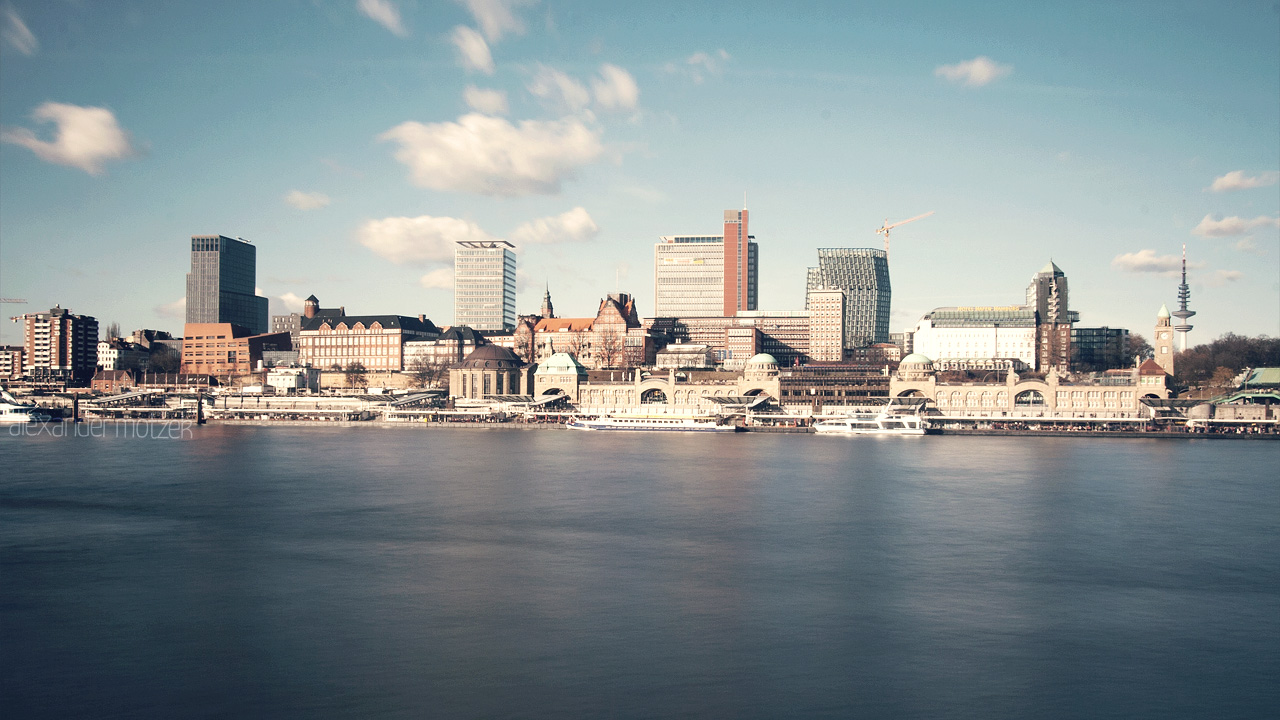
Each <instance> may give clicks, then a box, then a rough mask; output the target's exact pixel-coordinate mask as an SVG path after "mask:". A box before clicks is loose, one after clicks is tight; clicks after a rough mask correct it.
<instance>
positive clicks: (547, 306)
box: [540, 283, 556, 318]
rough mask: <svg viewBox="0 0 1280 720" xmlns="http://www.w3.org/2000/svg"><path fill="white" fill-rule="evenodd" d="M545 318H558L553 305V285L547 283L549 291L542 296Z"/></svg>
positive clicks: (543, 315)
mask: <svg viewBox="0 0 1280 720" xmlns="http://www.w3.org/2000/svg"><path fill="white" fill-rule="evenodd" d="M540 314H541V315H542V317H544V318H553V317H555V316H556V309H555V307H553V306H552V305H551V283H547V290H546V292H545V293H543V295H542V312H541V313H540Z"/></svg>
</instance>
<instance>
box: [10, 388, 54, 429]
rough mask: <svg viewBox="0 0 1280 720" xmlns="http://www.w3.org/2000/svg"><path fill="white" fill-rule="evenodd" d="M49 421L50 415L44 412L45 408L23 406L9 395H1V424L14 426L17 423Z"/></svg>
mask: <svg viewBox="0 0 1280 720" xmlns="http://www.w3.org/2000/svg"><path fill="white" fill-rule="evenodd" d="M49 419H50V417H49V414H48V413H46V412H44V409H43V408H40V407H37V406H35V405H23V404H22V403H20V402H18V401H17V400H16V399H14V397H13V396H12V395H10V394H9V393H7V392H6V393H0V423H3V424H5V425H13V424H15V423H30V422H42V421H47V420H49Z"/></svg>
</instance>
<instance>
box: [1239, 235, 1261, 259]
mask: <svg viewBox="0 0 1280 720" xmlns="http://www.w3.org/2000/svg"><path fill="white" fill-rule="evenodd" d="M1235 249H1237V250H1239V251H1240V252H1247V253H1253V254H1254V255H1264V254H1265V253H1263V252H1262V250H1260V249H1259V248H1258V244H1257V243H1255V242H1254V241H1253V238H1251V237H1247V238H1241V239H1240V240H1239V242H1237V243H1236V244H1235Z"/></svg>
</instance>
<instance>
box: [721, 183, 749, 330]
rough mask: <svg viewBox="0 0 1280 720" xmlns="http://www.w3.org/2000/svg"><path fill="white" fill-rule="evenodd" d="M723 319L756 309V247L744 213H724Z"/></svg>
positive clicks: (744, 210) (743, 211)
mask: <svg viewBox="0 0 1280 720" xmlns="http://www.w3.org/2000/svg"><path fill="white" fill-rule="evenodd" d="M723 238H724V240H723V243H724V291H723V295H724V316H725V317H733V316H734V315H737V314H738V311H739V310H755V309H756V276H757V272H756V259H757V256H756V244H755V242H753V241H754V238H752V237H751V234H750V232H749V231H748V229H747V210H746V208H743V209H741V210H725V211H724V236H723Z"/></svg>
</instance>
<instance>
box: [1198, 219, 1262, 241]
mask: <svg viewBox="0 0 1280 720" xmlns="http://www.w3.org/2000/svg"><path fill="white" fill-rule="evenodd" d="M1271 227H1274V228H1280V217H1267V216H1266V215H1259V216H1258V217H1256V218H1253V219H1252V220H1248V219H1245V218H1242V217H1236V216H1235V215H1232V216H1231V217H1225V218H1222V219H1221V220H1215V219H1214V218H1213V217H1212V216H1210V215H1205V216H1204V219H1203V220H1201V221H1200V224H1199V225H1197V226H1195V228H1193V229H1192V230H1191V232H1192V234H1195V235H1199V236H1201V237H1230V236H1232V235H1244V234H1245V233H1247V232H1250V231H1252V230H1256V229H1258V228H1271Z"/></svg>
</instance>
